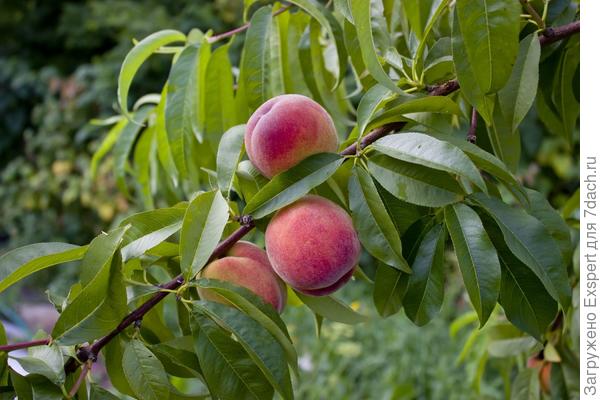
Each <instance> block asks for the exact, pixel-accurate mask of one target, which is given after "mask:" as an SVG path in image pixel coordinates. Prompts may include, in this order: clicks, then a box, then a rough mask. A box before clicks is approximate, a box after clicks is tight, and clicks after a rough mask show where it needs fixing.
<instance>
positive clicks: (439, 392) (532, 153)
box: [0, 0, 578, 400]
mask: <svg viewBox="0 0 600 400" xmlns="http://www.w3.org/2000/svg"><path fill="white" fill-rule="evenodd" d="M242 6H243V2H241V1H239V0H215V1H196V2H190V1H185V0H170V1H167V0H162V1H161V0H140V1H121V0H88V1H59V0H55V1H42V0H39V1H35V0H0V37H1V38H2V40H1V41H0V254H1V253H3V252H5V251H6V250H8V249H12V248H15V247H18V246H22V245H25V244H29V243H34V242H41V241H66V242H70V243H75V244H83V243H86V242H88V241H89V240H90V239H91V238H92V237H93V236H95V235H96V234H98V233H99V232H100V231H101V230H103V229H107V228H108V227H109V226H110V225H111V222H112V221H115V220H116V219H118V218H120V217H122V216H123V215H126V214H129V213H132V212H134V211H136V210H135V209H134V207H132V206H131V205H129V204H128V202H127V199H125V198H124V197H122V196H121V195H120V194H118V192H117V190H116V188H115V185H114V182H113V180H112V178H111V176H110V173H107V171H104V173H103V171H100V174H99V175H100V180H98V181H96V182H91V181H90V179H89V178H88V177H87V176H86V175H85V171H86V170H87V169H88V167H89V162H90V158H91V154H93V152H94V150H95V149H96V148H97V147H98V144H99V141H100V140H101V139H102V137H103V135H104V134H105V131H106V130H105V129H103V128H102V127H101V126H95V125H93V124H90V123H89V121H90V120H92V119H94V118H103V117H106V116H109V115H113V114H115V112H116V111H115V110H116V83H117V75H118V70H119V67H120V64H121V62H122V60H123V58H124V57H125V54H126V53H127V51H128V50H129V49H130V48H131V46H132V39H133V38H135V39H141V38H143V37H144V36H146V35H148V34H150V33H152V32H154V31H157V30H160V29H166V28H174V29H178V30H181V31H183V32H187V31H189V30H190V29H192V28H194V27H196V28H199V29H201V30H203V31H206V30H209V29H212V30H214V31H215V32H222V31H226V30H228V29H231V28H232V27H235V26H238V25H240V24H241V13H242ZM168 67H169V65H168V60H167V58H161V57H160V56H155V57H153V58H151V60H150V62H149V63H147V65H145V66H144V67H143V68H142V70H141V71H140V73H139V74H140V77H139V79H138V78H136V82H135V85H134V87H133V91H134V96H132V97H136V98H137V97H139V95H141V94H145V93H152V92H157V91H158V90H160V85H161V84H162V82H164V80H165V78H166V75H167V73H168ZM523 131H524V134H523V135H522V137H523V143H522V147H523V155H522V161H521V171H520V175H521V177H522V178H523V180H524V182H525V183H526V185H527V186H530V187H534V188H536V189H538V190H540V191H542V192H543V193H546V194H548V195H549V199H550V200H551V202H552V203H553V205H554V206H555V207H560V206H561V205H562V204H563V203H564V202H565V201H566V200H567V198H568V195H569V194H570V193H573V192H574V191H575V189H576V188H577V186H578V159H577V158H573V156H572V155H571V154H572V153H571V152H570V151H569V149H568V148H567V145H566V143H564V141H563V140H562V139H560V138H558V137H553V136H551V135H550V134H549V133H547V132H546V131H545V130H544V128H543V126H542V124H541V123H540V122H539V121H538V119H537V117H536V114H535V110H532V112H530V115H529V116H528V117H527V120H526V122H525V124H524V129H523ZM574 154H578V151H577V149H576V150H575V152H574ZM448 264H449V265H448V267H449V268H452V269H454V271H456V268H455V266H453V265H452V263H451V262H449V263H448ZM367 269H368V268H367ZM367 272H368V271H367ZM74 274H75V270H74V268H73V267H69V266H63V267H61V268H57V269H53V270H51V271H49V272H45V273H41V274H37V275H35V276H34V277H33V278H31V279H28V280H27V281H26V286H23V285H21V286H18V287H15V288H13V289H11V290H10V291H8V292H6V293H3V295H2V296H3V297H2V302H1V305H0V317H1V319H2V320H4V321H8V322H10V323H11V324H12V325H13V326H15V327H16V330H15V332H17V333H16V334H17V335H18V334H21V335H23V336H24V337H27V336H28V335H31V331H32V330H33V329H37V327H39V326H44V324H43V322H44V321H40V319H43V318H44V316H43V315H42V316H38V314H34V315H33V316H32V315H27V313H28V312H30V313H31V312H32V311H28V310H33V309H34V308H33V307H30V308H28V307H26V306H24V305H28V304H29V305H31V304H35V303H40V302H43V301H44V300H45V294H44V290H45V289H46V288H48V286H50V290H51V291H52V290H53V289H52V288H53V287H54V288H56V287H62V288H67V287H68V286H69V285H70V284H71V282H72V277H73V276H74ZM455 276H456V278H457V279H454V280H450V281H449V282H447V285H448V289H447V290H448V293H450V295H449V296H446V303H445V305H444V309H443V312H442V314H441V316H440V317H439V318H437V319H436V320H435V321H434V322H433V323H431V324H429V325H427V326H426V327H424V328H418V327H416V326H414V325H413V324H412V323H410V322H409V321H408V319H407V318H405V317H404V316H403V315H397V316H395V317H392V318H389V319H386V320H379V319H377V318H374V320H372V321H371V322H369V323H367V324H364V325H360V326H345V325H341V324H336V323H330V322H325V324H324V325H323V327H322V330H321V337H320V338H317V336H316V334H315V324H314V321H313V317H312V316H311V314H310V313H309V312H308V311H307V310H306V309H305V308H302V309H301V308H295V307H288V310H287V311H286V313H285V315H284V317H285V319H286V320H287V321H288V322H289V324H290V331H291V333H292V335H293V337H294V339H295V341H296V342H297V343H298V347H299V354H300V355H301V359H300V361H301V363H300V366H301V372H302V373H301V376H300V380H299V382H298V383H297V384H296V386H297V393H298V396H297V397H298V398H299V399H334V400H337V399H404V398H406V399H412V398H418V399H469V398H478V399H483V398H502V397H503V394H504V389H503V379H502V376H503V375H502V374H503V371H504V370H505V364H503V363H502V362H498V363H497V365H496V364H495V363H494V362H491V363H489V364H488V368H487V369H486V372H485V375H484V376H483V380H482V384H481V387H480V393H479V394H473V395H470V394H469V393H475V391H474V390H473V386H472V385H473V382H474V381H475V379H474V377H475V376H476V375H477V374H478V369H477V366H478V363H479V362H480V359H479V358H478V357H474V356H473V357H468V359H467V361H466V362H464V363H459V362H458V358H459V357H460V353H461V351H462V350H463V346H464V345H465V343H466V342H467V340H468V336H469V331H468V330H466V331H465V330H461V331H459V332H458V334H456V335H455V336H454V337H451V335H450V325H451V323H452V321H454V320H456V319H457V318H458V317H460V316H461V315H463V314H464V313H465V312H468V311H469V310H470V306H469V305H468V303H467V301H466V300H465V297H464V295H463V292H462V287H461V286H460V279H459V276H458V275H456V274H455ZM368 284H369V283H366V282H357V283H355V284H352V285H348V286H347V287H346V288H345V289H344V290H343V291H342V293H341V295H342V297H343V298H345V299H347V300H348V301H349V302H350V301H354V303H353V304H354V306H355V307H358V308H359V310H361V311H364V312H366V313H367V314H369V315H375V312H374V310H373V305H372V300H371V299H370V297H369V295H368V290H367V288H366V285H368ZM356 299H360V300H358V301H356ZM17 304H18V305H19V307H17ZM42 314H43V313H42ZM32 320H33V321H34V322H33V323H32V322H31V321H32Z"/></svg>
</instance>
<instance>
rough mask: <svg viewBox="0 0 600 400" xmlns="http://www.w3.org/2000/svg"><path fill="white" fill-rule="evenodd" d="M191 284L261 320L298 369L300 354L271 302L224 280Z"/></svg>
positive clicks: (200, 281) (289, 361) (289, 360)
mask: <svg viewBox="0 0 600 400" xmlns="http://www.w3.org/2000/svg"><path fill="white" fill-rule="evenodd" d="M190 284H191V285H194V286H197V287H201V288H205V289H210V290H212V291H214V292H216V293H218V294H219V295H220V296H221V297H223V298H225V299H226V300H227V301H228V302H230V303H231V304H233V305H234V306H235V307H236V308H237V309H239V310H241V311H243V312H244V313H246V314H247V315H248V316H250V317H251V318H253V319H254V320H256V321H257V322H259V323H260V324H261V325H262V326H263V327H264V328H265V329H266V330H268V331H269V332H270V333H271V335H273V337H274V338H275V339H277V341H278V342H279V344H280V345H281V346H282V348H283V349H284V351H285V354H286V357H287V359H288V363H289V364H290V365H291V366H292V368H294V370H297V364H298V355H297V354H296V349H295V348H294V345H293V344H292V341H291V338H290V335H289V333H288V331H287V327H286V325H285V323H284V322H283V320H282V319H281V317H280V316H279V314H278V313H277V312H276V311H275V309H274V308H273V307H272V306H271V305H270V304H267V303H265V302H264V300H263V299H262V298H260V297H258V296H257V295H256V294H254V293H253V292H252V291H250V290H248V289H246V288H244V287H240V286H235V285H232V284H229V283H227V282H224V281H218V280H212V279H200V280H197V281H192V282H190Z"/></svg>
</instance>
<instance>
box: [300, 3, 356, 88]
mask: <svg viewBox="0 0 600 400" xmlns="http://www.w3.org/2000/svg"><path fill="white" fill-rule="evenodd" d="M290 3H292V4H295V5H297V6H298V7H300V8H302V9H303V10H304V11H306V12H307V13H308V14H309V15H310V16H311V17H313V18H314V19H316V20H317V21H318V22H319V24H320V25H321V26H322V27H323V28H325V30H326V31H327V34H328V35H329V37H330V38H333V41H334V44H335V49H336V53H337V58H338V71H337V79H336V83H335V85H334V86H333V87H332V88H331V90H332V91H333V90H335V88H337V87H338V86H339V85H340V83H342V81H343V79H344V78H345V76H346V64H347V59H348V53H347V52H346V47H345V45H344V36H343V31H342V27H341V26H340V24H339V22H338V21H337V19H336V18H335V16H334V15H333V14H332V13H331V12H330V11H329V10H328V9H327V8H325V7H323V6H322V5H321V4H319V3H318V2H316V1H313V0H291V1H290Z"/></svg>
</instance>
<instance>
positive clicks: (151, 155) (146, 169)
mask: <svg viewBox="0 0 600 400" xmlns="http://www.w3.org/2000/svg"><path fill="white" fill-rule="evenodd" d="M155 160H156V129H155V126H154V125H152V126H149V127H148V128H146V129H144V131H143V132H142V133H141V135H140V138H139V139H138V142H137V143H136V145H135V150H134V152H133V166H134V177H135V180H136V184H137V186H138V190H139V192H140V195H141V198H142V202H143V204H144V208H147V209H152V208H154V198H153V197H152V194H153V188H152V187H151V179H152V177H151V175H154V171H151V169H153V165H152V164H154V162H155Z"/></svg>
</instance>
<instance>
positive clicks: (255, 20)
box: [240, 6, 273, 110]
mask: <svg viewBox="0 0 600 400" xmlns="http://www.w3.org/2000/svg"><path fill="white" fill-rule="evenodd" d="M272 19H273V17H272V14H271V6H265V7H261V8H260V9H259V10H258V11H256V12H255V13H254V14H253V15H252V19H251V20H250V28H249V29H248V31H247V32H246V38H245V41H244V50H243V52H242V60H241V61H240V81H241V82H242V85H243V86H244V91H245V92H244V93H245V96H246V100H247V103H248V106H249V107H250V109H251V110H256V109H257V108H258V107H259V106H260V105H261V104H263V103H264V102H265V101H267V100H268V99H269V97H270V93H269V84H268V77H269V33H270V31H271V25H272Z"/></svg>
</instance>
